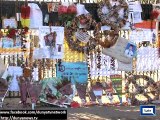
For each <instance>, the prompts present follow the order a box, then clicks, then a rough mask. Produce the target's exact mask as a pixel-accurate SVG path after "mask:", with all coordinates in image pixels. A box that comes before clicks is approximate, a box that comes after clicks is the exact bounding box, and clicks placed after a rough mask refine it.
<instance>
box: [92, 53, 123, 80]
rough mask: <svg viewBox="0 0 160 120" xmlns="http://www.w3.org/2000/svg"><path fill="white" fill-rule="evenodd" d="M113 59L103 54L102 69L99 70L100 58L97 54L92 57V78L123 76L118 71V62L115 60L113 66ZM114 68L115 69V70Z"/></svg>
mask: <svg viewBox="0 0 160 120" xmlns="http://www.w3.org/2000/svg"><path fill="white" fill-rule="evenodd" d="M111 59H112V58H111V57H110V56H107V55H104V54H101V67H100V68H97V63H98V58H97V55H96V54H93V55H92V56H91V63H90V64H91V67H90V74H91V77H97V76H110V75H114V74H121V71H118V70H117V68H118V64H117V60H115V61H114V62H115V65H114V66H112V61H111ZM113 67H114V69H113Z"/></svg>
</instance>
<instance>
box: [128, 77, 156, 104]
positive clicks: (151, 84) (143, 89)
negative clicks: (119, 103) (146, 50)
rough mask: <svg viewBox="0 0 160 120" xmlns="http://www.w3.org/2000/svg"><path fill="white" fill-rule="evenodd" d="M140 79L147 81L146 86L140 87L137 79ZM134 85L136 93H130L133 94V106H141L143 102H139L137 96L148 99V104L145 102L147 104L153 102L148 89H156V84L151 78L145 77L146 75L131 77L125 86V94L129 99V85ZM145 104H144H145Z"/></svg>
mask: <svg viewBox="0 0 160 120" xmlns="http://www.w3.org/2000/svg"><path fill="white" fill-rule="evenodd" d="M140 78H143V79H144V80H146V81H147V84H146V85H144V86H140V85H138V83H137V82H136V80H137V79H140ZM131 83H132V84H133V85H134V87H135V88H136V92H134V93H130V94H131V97H132V98H131V103H132V104H140V103H141V101H138V100H137V99H136V98H135V96H136V95H138V94H143V95H144V96H145V97H146V98H147V100H148V101H147V102H145V103H146V104H147V103H150V102H151V100H152V99H151V97H150V96H149V95H148V91H147V88H148V87H154V88H156V86H157V85H156V84H155V82H154V80H153V79H151V78H150V77H148V76H144V75H130V76H129V77H128V78H127V82H126V84H125V92H126V93H127V99H128V97H129V95H128V94H129V85H130V84H131ZM155 93H158V91H157V89H155ZM143 104H144V103H143Z"/></svg>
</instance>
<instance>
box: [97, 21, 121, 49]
mask: <svg viewBox="0 0 160 120" xmlns="http://www.w3.org/2000/svg"><path fill="white" fill-rule="evenodd" d="M103 25H108V26H111V28H112V30H106V31H104V32H100V31H101V26H103ZM94 34H95V38H96V40H98V41H97V42H98V44H99V45H101V46H102V47H104V48H110V47H112V46H113V45H114V44H115V43H116V42H117V39H118V37H119V28H118V27H117V26H116V24H114V23H113V22H108V21H102V22H101V23H98V24H97V25H96V29H95V31H94ZM103 36H104V37H103ZM103 38H104V40H103Z"/></svg>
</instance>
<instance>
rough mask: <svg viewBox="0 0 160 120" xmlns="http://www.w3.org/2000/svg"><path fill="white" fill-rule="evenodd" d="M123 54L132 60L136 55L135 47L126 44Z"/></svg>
mask: <svg viewBox="0 0 160 120" xmlns="http://www.w3.org/2000/svg"><path fill="white" fill-rule="evenodd" d="M124 54H125V56H127V57H129V58H133V57H134V56H135V54H136V45H134V44H131V43H128V44H127V47H126V49H125V53H124Z"/></svg>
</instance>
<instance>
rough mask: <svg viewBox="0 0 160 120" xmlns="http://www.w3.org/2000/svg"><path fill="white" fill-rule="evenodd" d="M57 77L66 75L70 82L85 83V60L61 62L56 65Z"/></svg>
mask: <svg viewBox="0 0 160 120" xmlns="http://www.w3.org/2000/svg"><path fill="white" fill-rule="evenodd" d="M56 69H57V70H56V71H57V74H56V75H57V77H68V79H69V80H71V82H72V84H75V83H76V82H77V83H87V80H88V66H87V63H85V62H62V63H61V64H60V65H58V64H57V65H56Z"/></svg>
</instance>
